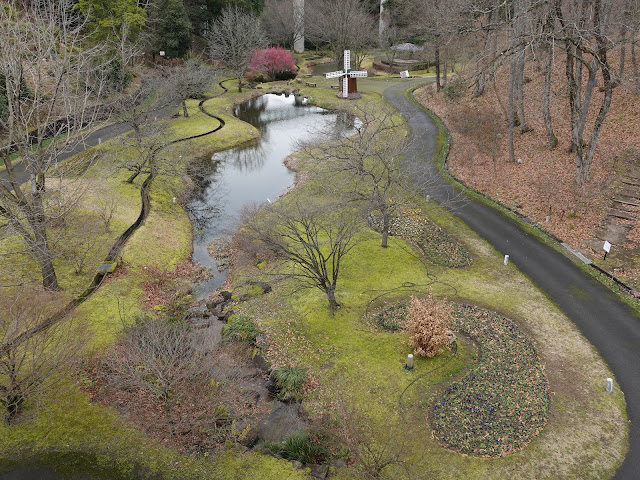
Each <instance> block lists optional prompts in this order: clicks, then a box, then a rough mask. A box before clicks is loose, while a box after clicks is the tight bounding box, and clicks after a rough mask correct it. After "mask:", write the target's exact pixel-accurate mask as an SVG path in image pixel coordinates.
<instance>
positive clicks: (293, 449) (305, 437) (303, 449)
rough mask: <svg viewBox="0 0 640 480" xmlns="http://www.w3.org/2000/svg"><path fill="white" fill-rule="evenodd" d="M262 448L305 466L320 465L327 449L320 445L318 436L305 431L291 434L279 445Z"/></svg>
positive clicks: (269, 444)
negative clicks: (309, 464) (308, 464)
mask: <svg viewBox="0 0 640 480" xmlns="http://www.w3.org/2000/svg"><path fill="white" fill-rule="evenodd" d="M263 448H264V449H265V450H268V451H270V452H271V453H273V454H275V455H280V456H281V457H282V458H285V459H287V460H297V461H299V462H301V463H305V464H307V463H312V464H313V463H322V462H323V461H324V460H325V459H326V458H327V455H328V449H327V447H325V446H323V445H322V444H321V442H320V438H319V437H318V435H315V434H312V433H309V432H307V431H305V430H299V431H297V432H295V433H293V434H291V435H290V436H289V437H287V438H286V439H285V440H284V441H282V442H280V443H265V444H264V445H263Z"/></svg>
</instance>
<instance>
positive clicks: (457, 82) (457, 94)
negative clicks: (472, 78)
mask: <svg viewBox="0 0 640 480" xmlns="http://www.w3.org/2000/svg"><path fill="white" fill-rule="evenodd" d="M466 90H467V85H466V84H465V81H464V79H463V78H460V77H456V78H454V79H453V80H451V81H450V82H449V83H447V84H446V85H445V86H444V88H443V89H442V93H443V94H444V96H445V97H447V99H449V101H451V102H453V101H455V100H458V99H459V98H462V97H463V96H464V94H465V92H466Z"/></svg>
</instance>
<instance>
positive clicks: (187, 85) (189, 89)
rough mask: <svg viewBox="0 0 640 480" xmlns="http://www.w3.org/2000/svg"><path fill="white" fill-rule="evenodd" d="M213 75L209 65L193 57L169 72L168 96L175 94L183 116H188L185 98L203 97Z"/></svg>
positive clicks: (211, 81)
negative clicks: (169, 90)
mask: <svg viewBox="0 0 640 480" xmlns="http://www.w3.org/2000/svg"><path fill="white" fill-rule="evenodd" d="M215 75H216V73H215V71H214V70H213V69H212V68H211V67H210V66H208V65H206V64H204V63H202V62H201V61H199V60H198V59H195V58H190V59H189V60H187V61H186V62H185V63H184V65H183V66H182V67H177V68H175V69H173V70H172V71H171V72H170V73H169V78H168V84H169V85H170V89H171V90H172V91H171V92H169V96H175V97H176V99H178V100H179V101H180V103H181V104H182V114H183V116H184V117H188V116H189V111H188V110H187V99H188V98H194V99H201V98H204V95H205V93H206V92H207V89H208V88H209V87H211V85H212V83H213V79H214V78H215ZM165 90H166V88H165Z"/></svg>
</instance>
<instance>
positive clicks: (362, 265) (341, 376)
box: [233, 83, 627, 480]
mask: <svg viewBox="0 0 640 480" xmlns="http://www.w3.org/2000/svg"><path fill="white" fill-rule="evenodd" d="M304 91H305V92H308V93H310V94H311V95H312V97H313V100H314V101H316V102H317V103H318V104H320V105H331V104H334V100H333V98H335V93H332V92H330V91H329V90H325V89H320V83H319V87H316V89H315V90H314V89H313V88H312V87H311V88H308V89H304ZM312 92H314V93H312ZM375 96H376V93H366V94H365V95H364V96H363V97H365V99H366V98H367V97H370V98H372V97H375ZM298 160H299V161H298V166H299V168H300V169H301V170H302V172H301V173H304V170H305V168H307V169H308V168H311V167H310V165H309V163H308V162H306V161H305V159H304V158H299V159H298ZM321 191H322V189H321V188H319V186H318V185H314V184H313V182H310V183H309V184H307V185H305V186H304V187H302V188H299V189H297V190H295V191H294V192H293V193H291V194H290V195H296V196H298V195H299V196H306V197H307V198H308V197H309V196H313V195H314V194H315V195H318V194H319V192H321ZM319 201H322V200H321V199H320V200H319ZM429 216H430V218H431V220H432V221H434V222H435V223H437V224H438V225H439V226H441V227H442V228H443V229H445V230H446V231H447V232H448V233H449V234H450V235H451V236H452V237H454V238H455V239H457V240H458V241H459V242H461V243H462V244H463V245H464V246H465V248H467V249H468V250H469V251H470V252H471V255H472V257H473V259H474V262H473V264H472V265H471V266H469V267H467V268H465V269H455V268H445V267H441V266H437V265H433V264H429V263H422V262H420V261H419V260H418V259H417V258H416V257H415V254H414V253H413V251H412V250H411V248H409V247H408V246H407V244H406V243H405V242H403V241H402V240H400V239H398V238H392V239H391V241H390V246H389V248H387V249H383V248H381V247H380V246H379V244H380V238H379V236H378V235H377V234H376V233H374V232H370V231H369V232H366V233H363V237H362V238H361V240H362V241H361V242H360V243H359V244H358V246H357V247H356V248H354V250H353V251H352V252H351V253H350V254H349V256H348V257H347V258H346V259H345V261H344V264H343V266H342V269H341V276H340V280H339V282H338V290H337V298H338V301H339V302H341V303H342V305H343V306H342V308H340V309H339V310H338V311H337V312H336V313H335V314H333V315H332V314H331V313H330V311H329V309H328V304H327V299H326V296H325V295H324V294H323V293H322V292H320V291H319V290H299V289H297V288H296V285H295V284H293V283H288V282H282V283H278V284H277V285H276V286H275V287H274V290H273V293H270V294H268V295H265V296H261V297H259V298H255V299H252V300H250V301H248V302H246V303H245V304H243V305H242V307H241V311H242V312H243V313H245V314H247V315H251V316H252V317H254V318H255V319H256V321H257V322H258V323H259V325H260V326H261V327H262V328H264V329H265V330H266V331H267V332H268V334H269V337H270V339H271V342H272V343H271V344H270V346H269V350H268V352H267V355H268V356H269V358H270V359H271V361H272V362H273V363H274V364H275V365H276V366H277V365H295V366H299V367H303V368H307V369H308V372H309V375H310V378H311V381H310V382H309V386H308V390H307V392H306V396H305V407H306V408H307V409H308V410H309V411H310V412H311V414H312V415H313V416H316V417H317V416H319V415H321V414H324V413H334V414H335V413H336V412H337V411H338V410H339V406H340V404H341V403H344V402H348V403H350V404H351V406H352V407H355V408H357V409H358V410H359V411H360V412H362V413H363V415H366V416H368V417H369V419H370V420H371V421H373V422H374V423H377V424H378V425H379V426H380V427H381V428H379V429H378V430H377V431H378V432H386V433H382V434H381V435H382V436H381V437H379V438H374V439H368V440H367V441H372V442H374V443H375V442H378V443H383V442H385V441H386V439H385V435H387V436H388V435H392V434H393V435H397V436H396V437H393V438H391V442H390V443H395V444H404V443H403V441H402V440H403V438H404V436H407V435H408V436H410V438H411V445H412V447H411V448H410V449H409V450H408V451H405V452H404V453H403V455H404V458H405V460H407V461H408V462H409V463H413V464H414V465H415V466H416V467H417V469H418V471H420V472H423V473H424V474H428V475H429V476H430V477H429V478H431V477H433V478H439V479H451V480H453V479H458V478H462V477H464V478H471V479H507V478H518V479H560V478H562V479H570V478H571V479H587V478H588V479H600V478H608V477H610V476H611V475H612V474H613V472H614V471H615V470H616V468H617V467H618V466H619V465H620V464H621V462H622V460H623V459H624V456H625V453H626V450H627V426H626V414H625V405H624V397H623V395H622V393H621V392H620V391H619V389H616V390H615V393H613V394H607V393H606V392H605V391H604V384H603V382H604V379H605V378H606V377H610V376H612V372H611V371H610V370H609V369H608V367H607V366H606V364H605V363H604V362H603V361H602V359H601V358H600V357H599V355H598V354H597V352H596V351H595V350H594V349H593V347H592V346H591V345H590V344H589V343H588V342H587V341H586V339H585V338H584V337H583V336H582V335H581V334H580V332H579V331H578V329H577V328H576V327H575V325H573V323H572V322H570V321H569V320H568V319H567V318H566V317H565V316H564V315H563V314H562V313H561V312H560V311H559V310H558V308H557V307H556V306H555V305H554V304H553V303H552V302H551V301H549V300H548V299H547V298H546V297H545V296H544V295H543V294H542V293H541V292H540V291H539V290H538V289H537V288H536V287H535V286H534V285H533V284H532V283H531V282H530V281H529V280H528V279H527V278H526V277H525V276H524V275H522V274H521V273H520V272H519V271H518V270H517V269H516V268H515V267H514V266H513V265H508V266H504V265H503V262H502V260H503V259H502V255H501V254H500V253H499V252H497V251H495V250H494V249H493V248H492V247H490V246H489V245H487V244H486V243H485V242H484V241H483V240H482V239H480V238H479V237H478V236H476V235H475V234H474V233H473V232H471V231H470V230H469V229H468V227H466V225H464V223H462V222H461V221H460V220H459V219H457V218H455V217H453V216H452V215H450V214H448V213H447V212H445V211H443V210H441V209H440V208H438V207H437V206H434V205H431V206H430V208H429ZM270 267H272V265H267V267H265V268H263V269H257V268H253V267H247V269H246V270H243V271H237V272H236V273H235V275H234V277H233V280H234V283H235V284H241V283H243V282H244V281H245V280H247V279H248V278H253V279H255V278H262V279H265V280H268V278H269V277H268V271H269V268H270ZM403 285H404V287H403ZM427 290H432V291H434V292H435V293H436V294H437V295H446V296H448V297H449V298H451V299H454V300H457V301H461V302H465V303H469V304H475V305H479V306H481V307H483V308H487V309H489V310H493V311H496V312H499V313H500V314H502V315H504V316H506V317H507V318H509V319H510V320H511V321H513V322H515V323H516V324H517V325H518V326H519V327H520V329H521V330H522V331H524V332H526V334H527V335H528V336H529V337H530V338H531V340H532V342H533V344H534V345H535V348H536V350H537V352H538V354H539V356H540V359H541V362H542V364H543V365H544V366H545V369H546V374H547V379H548V382H549V388H550V397H551V400H550V415H549V420H548V423H547V425H546V427H545V428H544V429H543V431H542V433H541V434H540V435H539V436H538V437H536V438H535V439H534V440H533V441H532V442H531V443H530V444H529V445H528V446H527V447H526V448H524V449H523V450H521V451H518V452H515V453H512V454H510V455H507V456H505V457H501V458H473V457H468V456H464V455H460V454H457V453H454V452H451V451H448V450H446V449H444V448H442V447H441V446H440V445H439V444H438V443H437V442H436V441H435V440H434V439H433V438H432V435H431V431H430V429H429V427H428V425H427V412H428V410H429V408H430V406H431V401H432V399H433V398H434V395H435V394H436V392H438V391H440V390H439V389H441V388H443V386H446V385H447V384H448V383H450V382H451V381H452V379H453V378H456V377H457V376H459V375H460V374H462V372H464V371H466V369H467V368H468V367H469V365H470V363H471V362H472V359H473V357H474V353H473V349H471V348H469V347H468V345H467V344H465V343H463V344H462V345H461V348H460V349H459V350H458V353H457V355H456V356H455V357H453V356H452V354H451V353H450V352H447V353H445V354H443V355H441V356H438V357H436V358H434V359H423V358H419V359H416V361H415V368H414V369H413V370H412V371H406V370H405V369H403V365H404V363H405V361H406V356H407V354H408V353H410V352H411V350H410V348H409V347H408V346H407V345H406V344H405V343H404V342H403V340H402V335H401V334H399V333H391V332H385V331H381V330H375V329H372V328H371V327H370V325H368V324H366V323H365V322H363V320H362V318H363V315H364V314H365V312H366V311H367V308H368V307H369V305H370V302H371V301H372V300H374V299H375V298H377V297H378V296H379V295H381V294H383V293H384V292H392V293H391V294H390V295H389V298H390V299H394V300H397V299H399V298H403V297H404V298H407V297H408V296H409V294H411V293H414V294H415V293H416V292H418V293H419V291H427ZM399 412H402V415H398V413H399ZM407 419H408V421H407ZM390 432H391V433H390ZM393 432H395V433H393ZM387 439H388V438H387ZM395 468H396V467H393V466H390V467H388V470H386V471H385V473H387V474H388V475H389V476H390V477H389V478H403V477H402V474H401V472H400V470H399V469H398V470H395ZM337 478H340V479H347V478H350V479H352V478H359V477H358V474H357V472H356V471H354V469H353V468H351V469H342V470H341V471H339V472H338V477H337Z"/></svg>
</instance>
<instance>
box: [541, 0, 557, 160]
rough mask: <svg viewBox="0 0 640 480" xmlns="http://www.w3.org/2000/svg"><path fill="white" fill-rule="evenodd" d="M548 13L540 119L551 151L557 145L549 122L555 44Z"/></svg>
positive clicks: (550, 17) (544, 35)
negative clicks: (542, 121)
mask: <svg viewBox="0 0 640 480" xmlns="http://www.w3.org/2000/svg"><path fill="white" fill-rule="evenodd" d="M551 13H552V12H549V15H547V21H546V22H545V24H544V27H543V37H544V38H543V41H544V45H545V47H546V48H545V49H546V55H545V60H544V93H543V96H542V117H543V118H544V126H545V130H546V132H547V142H548V145H549V150H553V149H554V148H556V145H558V138H557V137H556V135H555V133H554V131H553V123H552V120H551V72H552V67H553V58H554V54H555V51H554V50H555V42H554V40H553V38H552V37H551V36H552V32H553V16H552V14H551Z"/></svg>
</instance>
